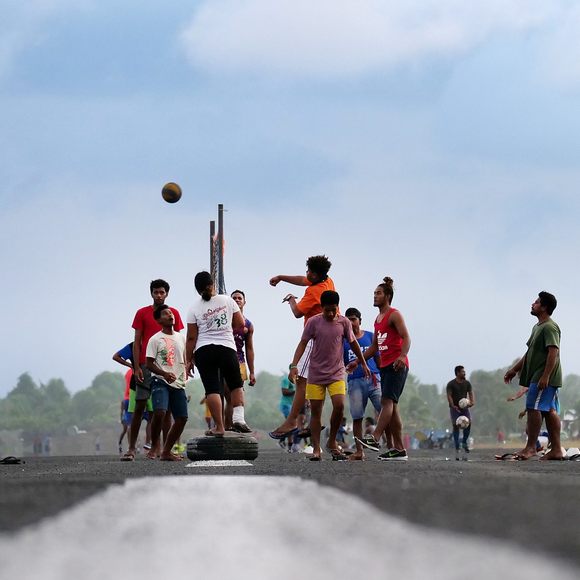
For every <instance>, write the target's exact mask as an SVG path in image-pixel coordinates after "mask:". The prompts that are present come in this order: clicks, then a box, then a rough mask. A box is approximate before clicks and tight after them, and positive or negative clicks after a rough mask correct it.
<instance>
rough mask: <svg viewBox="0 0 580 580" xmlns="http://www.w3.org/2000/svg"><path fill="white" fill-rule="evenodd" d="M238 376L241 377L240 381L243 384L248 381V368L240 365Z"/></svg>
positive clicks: (243, 364) (242, 364)
mask: <svg viewBox="0 0 580 580" xmlns="http://www.w3.org/2000/svg"><path fill="white" fill-rule="evenodd" d="M240 374H241V375H242V381H244V383H245V382H246V381H247V380H248V367H247V366H246V363H240Z"/></svg>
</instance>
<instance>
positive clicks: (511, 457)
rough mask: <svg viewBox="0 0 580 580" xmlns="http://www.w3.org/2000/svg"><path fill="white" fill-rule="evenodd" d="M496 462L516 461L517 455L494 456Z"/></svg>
mask: <svg viewBox="0 0 580 580" xmlns="http://www.w3.org/2000/svg"><path fill="white" fill-rule="evenodd" d="M495 459H496V461H517V460H518V454H517V453H504V454H503V455H496V456H495Z"/></svg>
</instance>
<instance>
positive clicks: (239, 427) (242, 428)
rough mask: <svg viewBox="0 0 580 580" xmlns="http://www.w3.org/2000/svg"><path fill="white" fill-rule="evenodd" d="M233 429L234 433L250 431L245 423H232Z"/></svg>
mask: <svg viewBox="0 0 580 580" xmlns="http://www.w3.org/2000/svg"><path fill="white" fill-rule="evenodd" d="M233 427H234V431H235V432H236V433H251V432H252V430H251V429H250V428H249V427H248V425H247V424H246V423H234V425H233Z"/></svg>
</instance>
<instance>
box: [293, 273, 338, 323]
mask: <svg viewBox="0 0 580 580" xmlns="http://www.w3.org/2000/svg"><path fill="white" fill-rule="evenodd" d="M326 290H335V288H334V282H333V281H332V278H330V277H328V278H326V280H324V282H319V283H318V284H311V285H310V286H308V287H307V288H306V291H305V292H304V296H303V297H302V300H300V302H298V303H297V304H296V307H297V308H298V310H300V312H302V314H304V324H306V323H307V322H308V320H309V319H310V318H312V317H313V316H316V315H317V314H320V313H321V312H322V306H320V296H321V295H322V293H323V292H324V291H326Z"/></svg>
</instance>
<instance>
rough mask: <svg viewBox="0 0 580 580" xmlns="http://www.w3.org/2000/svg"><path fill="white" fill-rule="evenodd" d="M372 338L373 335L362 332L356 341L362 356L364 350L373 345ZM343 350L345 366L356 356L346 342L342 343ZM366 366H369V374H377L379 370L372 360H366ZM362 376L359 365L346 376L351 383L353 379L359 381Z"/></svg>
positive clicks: (366, 331)
mask: <svg viewBox="0 0 580 580" xmlns="http://www.w3.org/2000/svg"><path fill="white" fill-rule="evenodd" d="M373 338H374V336H373V333H372V332H371V331H370V330H363V335H362V336H361V337H360V338H357V339H356V341H357V342H358V344H359V346H360V349H361V351H362V352H363V354H364V352H365V350H367V349H368V348H370V347H371V345H372V344H373ZM343 348H344V364H345V365H347V364H348V363H350V362H352V361H353V360H356V355H355V354H354V352H353V350H352V348H351V347H350V343H349V342H347V341H346V340H345V341H344V342H343ZM367 364H368V366H369V369H370V371H371V373H374V374H376V373H378V372H379V369H378V368H377V363H376V362H375V359H374V358H369V359H368V360H367ZM364 376H365V374H364V372H363V370H362V366H361V365H360V364H359V365H358V366H357V367H356V369H354V371H353V372H352V373H350V374H349V375H348V380H349V381H351V380H353V379H360V378H362V377H364Z"/></svg>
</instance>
